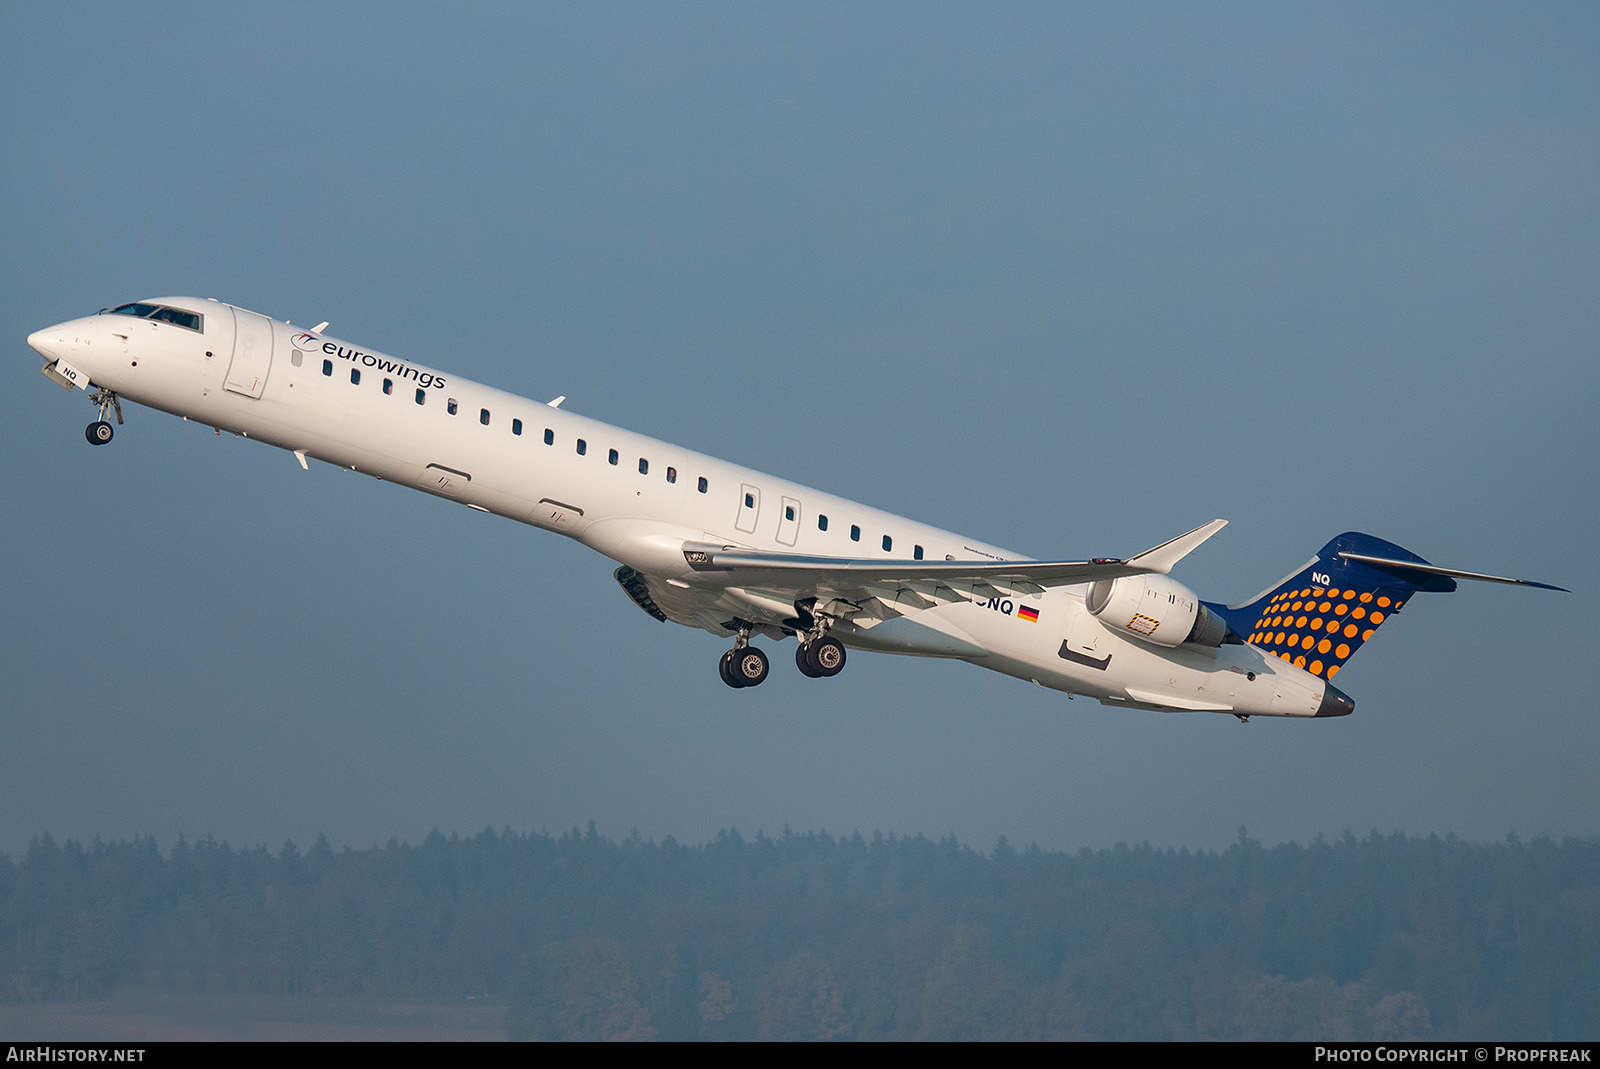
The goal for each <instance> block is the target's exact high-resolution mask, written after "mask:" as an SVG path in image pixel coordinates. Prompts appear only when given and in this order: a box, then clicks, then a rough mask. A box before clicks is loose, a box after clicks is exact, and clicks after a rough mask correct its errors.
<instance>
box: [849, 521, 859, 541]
mask: <svg viewBox="0 0 1600 1069" xmlns="http://www.w3.org/2000/svg"><path fill="white" fill-rule="evenodd" d="M850 541H852V542H859V541H861V528H860V527H857V526H856V525H855V524H853V523H852V524H851V525H850Z"/></svg>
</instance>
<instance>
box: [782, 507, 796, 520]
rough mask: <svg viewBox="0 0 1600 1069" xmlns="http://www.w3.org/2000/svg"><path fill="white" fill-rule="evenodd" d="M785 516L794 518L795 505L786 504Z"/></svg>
mask: <svg viewBox="0 0 1600 1069" xmlns="http://www.w3.org/2000/svg"><path fill="white" fill-rule="evenodd" d="M783 518H784V519H786V520H792V519H794V506H793V505H785V506H783Z"/></svg>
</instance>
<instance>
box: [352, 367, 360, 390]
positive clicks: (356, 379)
mask: <svg viewBox="0 0 1600 1069" xmlns="http://www.w3.org/2000/svg"><path fill="white" fill-rule="evenodd" d="M350 385H352V386H360V385H361V369H360V368H358V367H353V368H351V369H350Z"/></svg>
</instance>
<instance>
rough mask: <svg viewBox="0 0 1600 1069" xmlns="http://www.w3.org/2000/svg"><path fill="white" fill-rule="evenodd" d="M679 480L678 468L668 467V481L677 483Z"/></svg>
mask: <svg viewBox="0 0 1600 1069" xmlns="http://www.w3.org/2000/svg"><path fill="white" fill-rule="evenodd" d="M677 481H678V469H677V468H673V467H669V468H667V482H669V483H675V482H677Z"/></svg>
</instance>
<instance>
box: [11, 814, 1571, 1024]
mask: <svg viewBox="0 0 1600 1069" xmlns="http://www.w3.org/2000/svg"><path fill="white" fill-rule="evenodd" d="M127 987H139V988H145V989H156V990H163V991H176V992H183V991H196V992H208V993H236V994H241V995H267V996H289V997H300V998H316V997H319V996H322V997H330V998H332V997H338V998H341V999H349V998H372V999H411V1000H434V1001H456V1000H460V999H465V998H469V997H470V998H475V999H482V1000H489V1001H490V1002H492V1003H494V1004H499V1005H504V1006H505V1007H506V1011H505V1024H506V1031H507V1035H508V1036H509V1037H510V1038H513V1039H656V1038H659V1039H753V1038H764V1039H863V1040H871V1039H1001V1038H1013V1039H1274V1040H1301V1039H1330V1040H1331V1039H1388V1040H1402V1039H1439V1038H1498V1039H1506V1040H1513V1039H1524V1040H1553V1039H1583V1038H1593V1037H1594V1036H1595V1035H1600V840H1596V839H1588V840H1571V839H1569V840H1564V841H1561V842H1555V841H1552V840H1548V839H1536V840H1532V841H1529V842H1523V841H1521V840H1519V839H1517V838H1515V837H1511V838H1508V839H1507V840H1506V841H1504V842H1499V843H1491V844H1469V843H1465V842H1461V841H1459V840H1456V839H1454V838H1439V837H1436V836H1429V837H1426V838H1419V837H1408V836H1404V835H1398V834H1396V835H1379V834H1377V833H1373V834H1370V835H1368V836H1367V837H1365V838H1357V837H1355V836H1353V835H1349V834H1346V835H1345V836H1344V837H1342V838H1340V839H1338V840H1335V841H1324V840H1321V839H1319V840H1317V841H1316V842H1313V843H1311V844H1309V845H1304V846H1302V845H1295V844H1284V845H1280V846H1276V847H1271V848H1268V847H1264V846H1263V845H1262V844H1260V843H1259V842H1256V841H1254V840H1251V839H1250V838H1249V837H1248V836H1247V835H1246V834H1245V833H1244V831H1243V830H1242V829H1241V831H1240V835H1239V838H1238V841H1237V842H1235V843H1234V844H1232V845H1231V846H1229V847H1228V848H1227V849H1225V850H1221V851H1189V850H1183V849H1157V848H1153V847H1150V846H1148V845H1144V846H1125V845H1119V846H1116V847H1114V848H1109V849H1101V850H1081V851H1077V852H1063V851H1048V850H1042V849H1040V848H1038V847H1037V846H1032V847H1029V848H1027V849H1025V850H1017V849H1015V848H1014V847H1012V846H1011V845H1010V844H1009V843H1007V842H1006V841H1005V840H1004V839H1001V840H1000V842H999V843H998V844H997V845H996V846H995V848H994V849H993V850H992V851H991V852H989V853H988V854H984V853H980V852H977V851H974V850H972V849H971V848H969V847H967V846H965V845H962V844H961V843H959V842H957V841H956V840H955V839H954V837H947V838H945V839H943V840H940V841H934V840H931V839H927V838H925V837H922V836H911V837H897V836H894V835H890V836H883V835H881V834H875V835H873V836H872V837H871V838H866V837H863V836H862V835H860V834H855V835H851V836H848V837H839V838H835V837H832V836H829V835H827V834H825V833H795V832H791V831H785V832H783V833H782V834H781V835H778V836H776V837H771V836H766V835H757V836H755V837H754V838H749V839H747V838H745V837H743V836H741V835H740V834H739V833H738V832H736V831H731V830H730V831H725V832H723V833H721V834H719V835H718V836H717V837H716V838H715V839H714V840H713V841H711V842H707V843H703V844H699V845H689V844H683V843H679V842H677V841H675V840H674V839H672V838H670V837H668V838H667V839H664V840H662V841H660V842H655V841H650V840H645V839H642V838H640V837H639V836H638V835H637V834H634V835H631V836H628V837H626V838H623V839H620V840H617V839H611V838H607V837H604V836H601V835H600V834H598V833H597V832H596V830H595V829H594V827H593V826H592V825H591V826H590V827H589V828H588V829H587V830H580V829H573V830H571V831H569V832H566V833H564V834H560V835H551V834H547V833H532V834H524V833H517V832H514V831H511V830H509V829H508V830H505V831H501V832H495V831H492V830H486V831H484V832H482V833H480V834H478V835H475V836H470V837H462V836H457V835H450V836H445V835H442V834H440V833H438V832H435V833H433V834H431V835H429V836H428V837H427V839H426V840H425V841H423V842H422V843H421V844H419V845H410V844H405V843H399V842H393V841H391V842H390V843H389V844H388V845H386V846H383V847H374V848H371V849H367V850H352V849H348V848H346V849H343V850H334V849H333V848H332V847H331V846H330V845H329V844H328V842H327V840H326V839H325V838H319V839H318V840H317V842H316V843H315V844H313V845H312V846H311V847H310V848H309V849H306V850H304V851H301V850H300V849H299V848H297V847H296V846H295V845H294V844H293V843H286V844H285V845H284V846H283V847H282V848H280V849H279V850H277V851H276V852H273V851H271V850H268V849H267V848H265V847H259V846H258V847H255V848H249V849H235V848H232V847H230V846H229V845H228V844H227V843H224V842H216V841H214V840H212V839H205V840H202V841H198V842H188V841H185V840H183V839H180V840H179V841H178V842H177V843H176V844H175V845H174V846H173V847H172V848H171V849H170V850H168V851H167V852H166V853H165V854H163V852H162V851H161V850H160V849H159V848H158V847H157V844H156V842H155V841H154V840H153V839H150V838H141V839H135V840H134V841H132V842H120V841H119V842H111V843H107V842H101V841H99V840H96V841H94V842H92V843H89V844H87V845H85V844H82V843H78V842H75V841H71V840H69V841H67V842H65V843H57V842H56V841H55V840H54V839H52V838H51V837H50V836H48V835H40V836H37V837H35V838H34V839H33V841H32V842H31V843H30V845H29V847H28V849H27V851H26V852H25V853H24V854H23V855H22V856H21V857H19V858H16V859H12V858H10V857H6V856H4V855H0V1001H11V1002H17V1001H49V1000H68V999H83V998H93V997H98V996H104V995H107V994H109V993H111V992H112V991H114V990H117V989H121V988H127Z"/></svg>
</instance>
